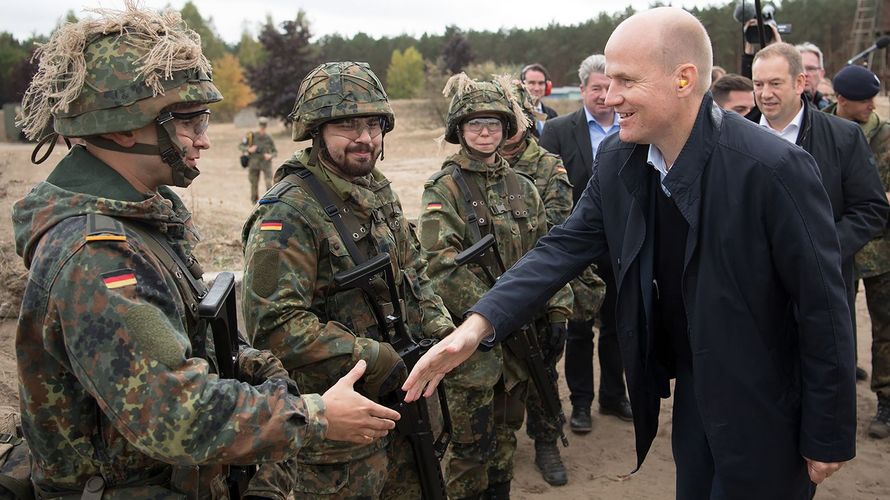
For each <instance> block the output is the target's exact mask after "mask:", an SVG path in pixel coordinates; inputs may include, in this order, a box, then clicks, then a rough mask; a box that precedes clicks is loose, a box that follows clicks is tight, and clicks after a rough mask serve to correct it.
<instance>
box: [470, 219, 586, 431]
mask: <svg viewBox="0 0 890 500" xmlns="http://www.w3.org/2000/svg"><path fill="white" fill-rule="evenodd" d="M489 249H490V250H491V252H493V253H494V257H495V259H494V260H495V262H496V263H497V266H498V269H497V270H498V272H499V273H498V276H495V275H494V274H493V273H492V271H491V270H490V269H489V268H488V266H487V265H486V264H485V263H484V262H483V259H485V258H486V257H487V256H488V255H489V254H488V251H489ZM454 262H456V263H457V264H458V265H465V264H469V263H471V262H472V263H474V264H478V265H479V266H480V267H482V270H483V271H484V272H485V275H486V277H487V278H488V280H489V286H494V284H495V282H496V281H497V278H498V277H500V275H501V274H504V273H505V272H506V271H507V269H506V266H504V261H503V260H502V259H501V254H500V252H499V251H498V246H497V241H496V240H495V239H494V236H493V235H491V234H486V235H485V236H483V237H482V238H480V239H479V241H477V242H476V243H474V244H473V245H471V246H469V247H467V249H466V250H463V251H462V252H460V253H459V254H457V256H456V257H455V258H454ZM504 343H505V344H506V345H507V348H508V349H510V352H512V353H513V355H514V356H516V357H517V358H519V359H520V360H521V361H522V362H524V363H525V365H526V367H527V368H528V375H529V378H531V381H532V383H533V384H534V385H535V388H536V389H537V390H538V395H539V396H540V397H541V401H542V403H543V405H544V411H546V412H547V413H548V414H549V415H550V417H551V418H553V419H554V420H556V421H557V425H558V427H559V438H560V441H561V442H562V445H563V446H568V445H569V440H568V438H567V437H566V435H565V432H564V431H563V426H564V425H565V422H566V416H565V413H563V411H562V405H561V404H560V402H559V391H558V390H555V389H556V388H557V385H556V374H555V373H553V371H552V370H550V369H549V367H548V366H547V364H546V363H545V362H544V356H543V355H542V354H541V347H540V346H539V345H538V332H537V329H536V327H535V323H534V321H532V322H531V323H529V324H528V326H526V327H523V328H522V329H520V331H518V332H515V333H513V334H512V335H510V336H508V337H507V340H505V341H504Z"/></svg>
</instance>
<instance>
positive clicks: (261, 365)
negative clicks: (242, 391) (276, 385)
mask: <svg viewBox="0 0 890 500" xmlns="http://www.w3.org/2000/svg"><path fill="white" fill-rule="evenodd" d="M238 370H239V372H240V374H241V380H242V381H244V382H247V383H249V384H251V385H261V384H262V383H263V382H265V381H266V380H273V379H278V380H282V381H284V382H285V383H286V384H287V392H289V393H290V394H292V395H294V396H299V395H300V390H299V388H298V387H297V383H296V382H294V381H293V379H291V378H290V374H288V372H287V370H286V369H285V368H284V365H283V364H281V360H279V359H278V358H276V357H275V355H274V354H272V353H271V352H269V351H260V350H258V349H254V348H252V347H245V348H243V349H241V351H240V352H239V353H238Z"/></svg>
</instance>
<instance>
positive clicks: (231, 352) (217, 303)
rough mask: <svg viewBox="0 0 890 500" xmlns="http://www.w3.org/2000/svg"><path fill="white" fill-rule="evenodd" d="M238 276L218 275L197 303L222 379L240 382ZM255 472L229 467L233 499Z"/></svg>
mask: <svg viewBox="0 0 890 500" xmlns="http://www.w3.org/2000/svg"><path fill="white" fill-rule="evenodd" d="M234 290H235V275H234V274H232V273H219V276H217V277H216V280H214V282H213V286H212V287H210V290H209V291H208V292H207V295H205V296H204V298H202V299H201V303H200V304H198V317H200V318H201V320H202V321H206V322H207V325H208V326H209V327H210V328H211V329H212V330H213V348H214V350H215V352H216V364H217V367H218V368H217V369H218V370H219V377H220V378H227V379H235V380H240V379H239V375H240V374H239V373H238V344H239V334H238V315H237V312H236V305H235V294H234V293H233V292H234ZM255 473H256V467H255V466H253V465H229V466H228V472H227V474H226V485H227V486H228V487H229V495H230V498H232V499H234V500H238V499H240V498H241V497H242V495H243V493H244V492H245V491H247V485H248V484H249V483H250V479H251V478H252V477H253V475H254V474H255Z"/></svg>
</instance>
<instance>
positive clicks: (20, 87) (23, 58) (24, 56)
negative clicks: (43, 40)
mask: <svg viewBox="0 0 890 500" xmlns="http://www.w3.org/2000/svg"><path fill="white" fill-rule="evenodd" d="M33 50H34V43H33V42H32V41H27V42H24V43H21V42H19V41H18V40H16V39H15V37H13V36H12V34H11V33H8V32H6V31H4V32H2V33H0V104H3V103H7V102H17V101H20V100H21V99H22V95H23V94H24V93H25V89H26V88H27V86H28V82H29V81H30V79H31V76H32V75H33V74H34V71H33V70H36V68H33V70H32V65H31V62H30V59H31V54H32V53H33Z"/></svg>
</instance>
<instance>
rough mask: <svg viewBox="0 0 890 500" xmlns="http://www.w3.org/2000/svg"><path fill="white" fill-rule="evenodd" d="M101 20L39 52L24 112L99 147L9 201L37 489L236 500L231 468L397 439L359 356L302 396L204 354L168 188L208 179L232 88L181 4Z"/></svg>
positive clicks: (247, 353) (130, 9)
mask: <svg viewBox="0 0 890 500" xmlns="http://www.w3.org/2000/svg"><path fill="white" fill-rule="evenodd" d="M96 13H97V14H98V16H99V17H97V18H95V19H90V20H85V21H81V22H78V23H73V24H67V25H64V26H62V27H61V28H59V29H58V30H57V31H56V32H55V33H54V34H53V35H52V37H51V38H50V40H49V41H48V42H47V44H45V45H43V46H42V47H41V49H40V51H39V53H38V57H39V70H38V72H37V74H36V76H35V77H34V80H33V81H32V82H31V85H30V87H29V88H28V91H27V93H26V95H25V99H24V102H23V115H22V117H21V120H20V123H21V124H22V125H23V128H24V130H25V132H26V133H27V134H28V136H29V137H30V138H32V139H34V138H36V137H38V136H40V135H42V136H43V137H44V138H45V140H43V141H41V143H40V144H43V143H50V144H54V143H55V139H56V138H57V137H58V135H57V134H61V135H63V136H66V137H81V138H83V139H84V140H85V145H78V146H75V147H74V148H72V149H71V151H70V152H69V153H68V155H66V156H65V157H64V158H63V159H62V160H61V162H59V164H58V165H57V166H56V168H55V169H54V170H53V171H52V173H51V174H50V175H49V177H48V179H47V180H46V181H45V182H41V183H39V184H38V185H37V186H36V187H34V189H33V190H32V191H31V192H30V193H29V194H28V195H27V196H26V197H25V198H24V199H22V200H20V201H18V202H17V203H16V204H15V207H14V209H13V224H14V229H15V238H16V251H17V253H18V254H19V255H20V256H21V257H22V258H23V259H24V262H25V266H26V267H28V269H29V270H30V273H29V279H28V284H27V288H26V290H25V294H24V298H23V302H22V308H21V314H20V317H19V322H18V331H17V337H16V356H17V361H18V381H19V394H20V398H21V411H22V415H21V417H22V427H23V432H24V435H25V438H26V439H27V441H28V444H29V445H30V448H31V452H32V454H33V460H32V462H31V463H32V465H31V474H32V481H33V485H34V487H35V489H36V490H37V493H38V495H39V497H41V498H57V497H62V496H66V495H67V498H80V495H81V492H84V498H87V497H89V498H100V497H102V498H122V499H123V498H226V497H228V492H227V490H226V487H225V484H224V476H223V475H222V474H221V472H223V470H224V467H223V464H245V463H255V462H265V461H274V460H283V459H285V458H288V457H290V456H293V455H294V454H296V452H297V451H298V450H299V449H300V448H302V447H304V446H307V445H310V444H312V443H315V442H319V441H321V440H322V439H325V438H330V439H338V440H345V439H348V440H353V441H359V442H361V441H367V437H366V436H367V435H371V436H374V437H382V436H383V435H385V434H386V429H391V428H393V427H394V424H393V422H391V421H390V422H388V423H387V422H386V421H384V420H380V419H378V418H376V417H377V416H380V417H385V418H389V419H392V418H396V419H397V418H398V415H397V414H394V412H391V411H390V410H388V409H386V408H384V407H379V406H377V405H374V406H375V409H374V411H368V412H364V411H363V412H356V411H355V410H354V409H353V408H355V407H358V406H362V405H368V404H372V403H371V402H370V401H368V400H367V399H366V398H364V397H362V396H360V395H359V394H357V393H355V392H354V391H352V388H351V384H350V383H351V381H354V380H357V379H358V378H359V377H360V376H361V372H362V367H361V366H360V367H357V369H356V370H355V372H353V373H352V374H351V377H350V378H349V379H346V380H344V382H343V383H342V384H340V385H338V388H337V390H334V391H330V392H329V393H327V394H325V395H324V396H319V395H317V394H309V395H305V396H299V395H298V394H294V393H293V391H294V388H295V385H294V383H293V381H292V380H289V379H288V378H287V372H286V371H285V370H284V368H283V366H282V365H281V363H280V362H278V360H276V359H275V358H274V357H272V356H271V354H270V353H268V352H261V351H258V350H256V349H252V348H249V347H248V346H242V349H241V350H240V353H239V354H240V356H239V359H238V361H239V367H240V369H241V371H242V375H243V376H244V380H245V381H246V382H248V383H249V384H252V385H249V384H248V383H242V382H239V381H236V380H226V379H220V378H219V377H218V376H217V375H215V374H211V373H212V370H213V369H212V368H211V366H210V364H209V363H208V361H207V360H205V359H202V358H201V357H199V356H201V355H206V354H207V352H208V351H210V350H211V349H212V345H208V342H210V339H209V336H208V332H207V327H206V325H205V324H204V323H203V322H200V321H198V318H197V317H196V312H197V307H196V306H197V300H198V299H199V297H200V296H201V295H200V294H201V291H202V290H204V285H203V283H201V281H200V275H201V271H200V267H199V266H198V265H197V263H196V262H195V260H194V258H193V256H192V250H193V245H194V244H195V243H196V241H197V239H198V237H197V233H196V231H195V228H194V226H193V225H192V222H191V218H190V214H189V213H188V211H187V210H186V208H185V206H184V205H183V203H182V201H181V200H180V199H179V198H178V197H177V196H176V194H174V193H173V191H172V190H171V189H169V188H168V187H166V185H170V184H172V185H176V186H179V187H187V186H188V185H189V184H190V183H191V181H192V180H193V179H194V178H195V177H196V176H197V175H198V173H199V172H198V169H197V159H198V157H199V156H200V152H201V150H204V149H207V148H208V147H209V145H210V143H209V139H208V138H207V135H206V131H207V126H208V119H209V114H210V112H209V111H208V110H207V107H206V104H207V103H211V102H216V101H219V100H220V99H221V98H222V96H221V95H220V93H219V91H218V90H217V88H216V87H215V86H214V85H213V83H212V80H211V78H210V73H209V70H210V65H209V63H208V62H207V60H206V58H204V56H203V55H202V54H201V45H200V39H199V37H198V35H197V34H196V33H195V32H193V31H191V30H189V29H187V28H186V27H185V25H184V23H183V22H182V20H181V18H180V17H179V14H178V13H177V12H175V11H172V10H170V11H166V12H163V13H156V12H153V11H142V10H138V9H137V8H136V7H135V6H134V4H132V3H131V2H127V4H126V8H125V10H123V11H110V10H98V11H96ZM78 60H79V61H80V65H77V64H76V61H78ZM78 68H79V69H78ZM51 91H52V92H51ZM50 119H53V126H54V129H55V133H53V129H51V128H49V126H50V125H49V121H50ZM40 144H39V145H38V147H37V149H35V154H36V153H37V152H38V150H39V148H40V147H41V146H40ZM381 423H384V424H385V425H380V424H381ZM356 424H358V428H355V426H356ZM87 485H89V490H90V492H91V494H90V495H91V496H90V495H88V494H87V492H86V491H87V490H86V487H87ZM0 489H2V488H0ZM103 490H104V495H105V496H104V497H103V496H102V494H103V493H102V492H103ZM257 496H260V497H271V498H283V496H282V495H280V494H279V495H267V494H264V493H263V492H258V493H257Z"/></svg>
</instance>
